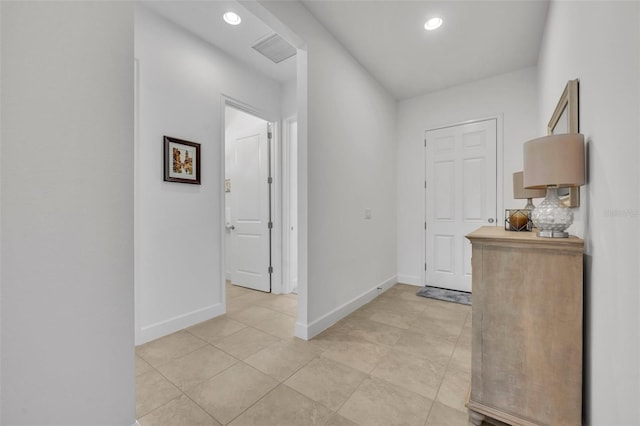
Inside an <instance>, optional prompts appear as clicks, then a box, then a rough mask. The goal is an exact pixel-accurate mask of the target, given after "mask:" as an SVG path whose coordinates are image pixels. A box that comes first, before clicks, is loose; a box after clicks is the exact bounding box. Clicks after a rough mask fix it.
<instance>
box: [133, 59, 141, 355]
mask: <svg viewBox="0 0 640 426" xmlns="http://www.w3.org/2000/svg"><path fill="white" fill-rule="evenodd" d="M133 87H134V89H133V99H134V101H133V104H134V106H133V121H134V124H133V125H134V130H133V265H134V268H133V269H134V271H133V318H134V319H133V321H134V327H133V328H134V342H135V343H136V344H140V340H141V339H142V336H141V328H142V324H141V323H142V321H141V319H140V317H141V314H140V311H141V310H142V308H141V305H142V303H141V301H140V293H141V292H142V289H141V288H140V286H141V284H142V268H140V267H139V266H138V264H139V262H140V259H142V256H141V253H140V251H141V248H140V247H141V246H142V244H141V242H142V237H141V235H140V233H141V232H140V223H142V213H141V208H140V192H141V191H140V182H141V177H140V174H141V171H140V170H141V167H140V163H141V155H140V150H141V147H140V59H138V58H134V59H133Z"/></svg>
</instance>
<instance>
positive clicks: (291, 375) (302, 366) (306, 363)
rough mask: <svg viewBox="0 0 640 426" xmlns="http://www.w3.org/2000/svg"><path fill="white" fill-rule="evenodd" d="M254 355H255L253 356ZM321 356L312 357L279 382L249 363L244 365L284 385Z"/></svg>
mask: <svg viewBox="0 0 640 426" xmlns="http://www.w3.org/2000/svg"><path fill="white" fill-rule="evenodd" d="M256 353H257V352H256ZM254 355H255V354H254ZM320 356H321V354H318V355H316V356H314V357H313V358H311V359H310V360H309V361H307V362H305V363H304V364H303V365H301V366H300V367H299V368H297V369H296V370H295V371H294V372H293V373H291V374H289V375H288V376H287V377H285V378H284V379H282V380H280V379H279V378H277V377H273V376H272V375H271V374H269V373H267V372H266V371H262V370H260V369H259V368H258V367H256V366H254V365H251V364H249V363H245V364H247V365H249V366H250V367H252V368H255V369H256V370H258V371H260V372H261V373H264V374H266V375H267V376H269V377H271V378H272V379H274V380H277V381H278V382H279V383H280V384H284V382H286V381H287V380H289V379H290V378H291V377H293V376H294V375H295V374H296V373H298V371H300V370H302V369H303V368H305V367H306V366H307V365H309V364H310V363H311V361H314V360H315V359H316V358H320Z"/></svg>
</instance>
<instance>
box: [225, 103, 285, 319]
mask: <svg viewBox="0 0 640 426" xmlns="http://www.w3.org/2000/svg"><path fill="white" fill-rule="evenodd" d="M220 98H221V103H220V105H221V106H220V117H221V121H220V123H221V126H220V133H221V137H220V141H221V143H220V163H221V164H220V188H219V189H218V191H219V199H220V223H219V224H218V226H219V230H220V236H221V238H220V265H221V266H222V267H221V268H220V269H221V271H220V282H221V283H222V284H223V285H221V292H220V300H221V301H222V303H223V305H224V311H225V312H226V311H227V294H226V292H227V290H226V288H227V286H226V284H225V283H226V278H227V258H226V248H225V240H226V233H225V232H226V231H225V207H226V205H225V192H224V180H225V177H226V173H227V170H226V167H227V165H226V147H225V140H226V138H225V130H226V125H225V123H226V121H225V118H226V107H232V108H235V109H237V110H240V111H243V112H246V113H247V114H250V115H253V116H255V117H258V118H260V119H262V120H265V121H267V122H268V123H271V129H272V133H273V135H272V138H271V143H272V146H271V154H270V161H271V176H272V178H273V184H272V186H271V221H272V222H273V229H272V232H271V265H272V267H273V273H272V274H271V292H272V293H277V292H281V288H282V231H281V229H282V227H281V223H282V219H281V215H282V213H281V205H282V203H281V201H280V200H281V198H282V190H281V184H280V182H281V177H282V174H281V168H282V166H281V164H280V163H281V162H280V151H281V149H280V142H279V141H280V126H279V121H278V117H274V116H271V115H270V114H268V113H267V112H265V111H262V110H260V109H258V108H255V107H253V106H251V105H249V104H246V103H244V102H242V101H240V100H237V99H235V98H233V97H231V96H227V95H225V94H222V95H221V96H220Z"/></svg>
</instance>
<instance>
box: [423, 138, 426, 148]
mask: <svg viewBox="0 0 640 426" xmlns="http://www.w3.org/2000/svg"><path fill="white" fill-rule="evenodd" d="M424 147H425V148H426V147H427V138H425V139H424Z"/></svg>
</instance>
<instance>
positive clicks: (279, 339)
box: [212, 327, 284, 365]
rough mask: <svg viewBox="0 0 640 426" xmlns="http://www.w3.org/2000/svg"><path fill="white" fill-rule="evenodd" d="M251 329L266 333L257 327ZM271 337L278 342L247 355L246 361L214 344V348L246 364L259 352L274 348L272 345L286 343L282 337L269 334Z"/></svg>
mask: <svg viewBox="0 0 640 426" xmlns="http://www.w3.org/2000/svg"><path fill="white" fill-rule="evenodd" d="M251 328H254V329H255V330H257V331H260V332H262V333H265V332H264V331H262V330H258V329H257V328H255V327H251ZM243 330H244V329H243ZM265 334H267V333H265ZM269 336H270V337H275V338H276V339H278V340H276V341H275V342H271V343H269V344H268V345H267V346H264V347H261V348H259V349H258V350H257V351H255V352H252V353H250V354H249V355H247V356H246V358H245V359H240V358H238V357H237V356H235V355H233V354H232V353H229V352H227V351H225V350H224V349H222V348H220V347H218V346H216V345H214V344H212V346H214V347H215V348H216V349H218V350H221V351H222V352H224V353H225V354H227V355H229V356H232V357H234V358H235V359H237V360H238V361H241V362H244V361H245V360H246V359H248V358H249V357H252V356H253V355H255V354H257V353H258V352H260V351H262V350H264V349H267V348H268V347H270V346H272V345H275V344H276V343H280V342H283V341H284V339H282V338H280V337H277V336H273V335H271V334H269ZM245 364H246V363H245ZM247 365H248V364H247Z"/></svg>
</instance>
